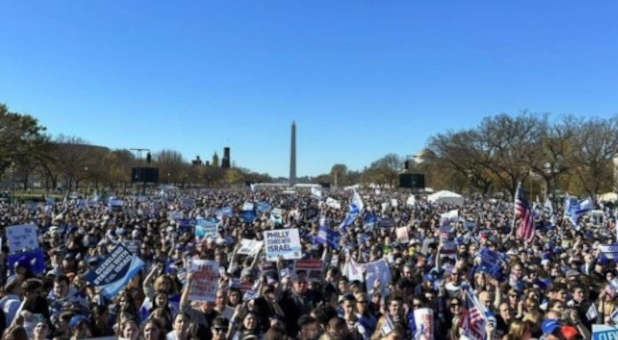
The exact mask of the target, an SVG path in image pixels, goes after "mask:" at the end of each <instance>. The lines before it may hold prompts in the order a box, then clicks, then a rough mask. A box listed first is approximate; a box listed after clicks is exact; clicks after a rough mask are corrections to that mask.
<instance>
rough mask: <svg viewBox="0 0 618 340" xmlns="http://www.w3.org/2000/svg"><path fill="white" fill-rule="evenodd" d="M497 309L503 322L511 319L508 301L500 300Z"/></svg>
mask: <svg viewBox="0 0 618 340" xmlns="http://www.w3.org/2000/svg"><path fill="white" fill-rule="evenodd" d="M498 311H499V312H500V317H501V318H502V320H504V322H507V323H508V322H509V321H511V318H512V311H511V308H510V307H509V304H508V303H506V302H502V303H501V304H500V307H499V310H498Z"/></svg>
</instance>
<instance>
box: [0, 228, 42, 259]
mask: <svg viewBox="0 0 618 340" xmlns="http://www.w3.org/2000/svg"><path fill="white" fill-rule="evenodd" d="M37 229H38V227H37V226H36V225H34V224H21V225H14V226H10V227H7V228H6V242H7V245H8V246H9V254H15V253H18V252H22V251H28V250H34V249H38V248H39V240H38V236H37Z"/></svg>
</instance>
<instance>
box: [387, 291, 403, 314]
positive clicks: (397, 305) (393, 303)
mask: <svg viewBox="0 0 618 340" xmlns="http://www.w3.org/2000/svg"><path fill="white" fill-rule="evenodd" d="M402 312H403V300H402V299H401V297H399V296H393V297H392V298H391V299H390V301H389V302H388V313H389V314H390V315H391V316H394V317H398V316H400V315H401V313H402Z"/></svg>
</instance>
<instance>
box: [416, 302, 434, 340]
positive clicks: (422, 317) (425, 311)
mask: <svg viewBox="0 0 618 340" xmlns="http://www.w3.org/2000/svg"><path fill="white" fill-rule="evenodd" d="M414 322H415V325H416V331H415V334H414V339H418V340H432V339H433V310H432V309H430V308H419V309H415V310H414Z"/></svg>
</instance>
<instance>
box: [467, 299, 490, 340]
mask: <svg viewBox="0 0 618 340" xmlns="http://www.w3.org/2000/svg"><path fill="white" fill-rule="evenodd" d="M462 328H463V329H464V331H465V333H466V335H467V336H468V337H469V338H471V339H476V340H484V339H485V307H484V306H483V305H481V303H480V302H479V300H478V299H477V298H476V296H475V295H474V293H472V291H470V289H469V288H468V289H466V308H465V310H464V317H463V324H462Z"/></svg>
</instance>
